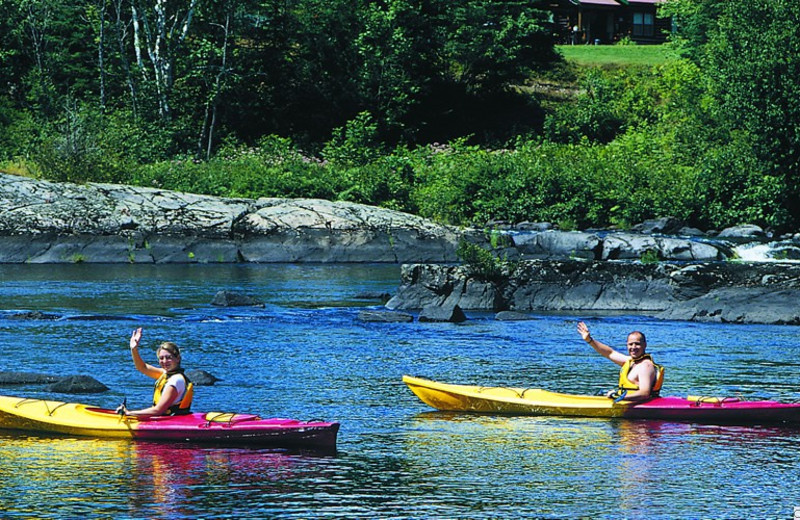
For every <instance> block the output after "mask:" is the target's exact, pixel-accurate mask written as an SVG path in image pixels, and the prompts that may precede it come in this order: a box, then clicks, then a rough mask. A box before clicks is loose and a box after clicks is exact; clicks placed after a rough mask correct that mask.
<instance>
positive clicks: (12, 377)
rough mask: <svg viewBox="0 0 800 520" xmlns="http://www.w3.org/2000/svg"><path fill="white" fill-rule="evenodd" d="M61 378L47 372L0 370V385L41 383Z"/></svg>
mask: <svg viewBox="0 0 800 520" xmlns="http://www.w3.org/2000/svg"><path fill="white" fill-rule="evenodd" d="M59 379H61V378H60V377H58V376H53V375H48V374H36V373H31V372H0V385H42V384H50V383H55V382H56V381H58V380H59Z"/></svg>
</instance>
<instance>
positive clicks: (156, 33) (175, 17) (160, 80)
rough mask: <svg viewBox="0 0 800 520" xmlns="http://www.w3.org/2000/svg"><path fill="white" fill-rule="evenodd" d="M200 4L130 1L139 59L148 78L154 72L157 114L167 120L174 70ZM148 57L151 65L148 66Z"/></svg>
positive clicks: (168, 117)
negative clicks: (148, 73) (148, 71)
mask: <svg viewBox="0 0 800 520" xmlns="http://www.w3.org/2000/svg"><path fill="white" fill-rule="evenodd" d="M198 2H199V0H188V1H187V2H179V1H177V0H171V1H169V2H167V0H154V1H153V3H152V4H151V5H147V4H145V3H144V2H143V1H142V0H131V12H132V19H133V31H134V48H135V52H136V60H137V63H138V64H139V67H140V69H141V70H142V73H143V74H144V75H145V79H148V75H147V72H146V71H147V70H148V69H150V70H151V71H152V81H153V83H154V84H155V90H156V98H157V102H158V113H159V115H160V116H161V118H162V119H163V120H165V121H169V120H170V119H172V106H171V104H170V97H171V94H172V89H173V86H174V85H175V73H176V72H175V67H176V64H177V60H178V56H179V54H180V52H181V49H182V47H183V45H184V42H185V41H186V36H187V35H188V34H189V30H190V28H191V25H192V19H193V17H194V14H195V10H196V9H197V4H198ZM143 51H144V52H143ZM145 55H146V57H147V60H149V66H146V64H145V58H144V56H145Z"/></svg>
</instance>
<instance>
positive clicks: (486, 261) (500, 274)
mask: <svg viewBox="0 0 800 520" xmlns="http://www.w3.org/2000/svg"><path fill="white" fill-rule="evenodd" d="M456 255H458V258H460V259H461V261H462V262H463V263H464V265H465V266H466V268H467V270H468V273H469V275H470V276H472V277H474V278H475V279H476V280H480V281H483V282H494V283H498V282H501V281H502V280H503V279H504V278H505V276H506V275H507V274H508V271H509V267H510V264H509V262H508V261H506V260H504V259H500V258H497V257H496V256H494V255H493V254H492V253H491V252H490V251H487V250H486V249H484V248H482V247H481V246H479V245H476V244H473V243H471V242H467V241H466V240H462V241H461V242H459V243H458V248H457V249H456Z"/></svg>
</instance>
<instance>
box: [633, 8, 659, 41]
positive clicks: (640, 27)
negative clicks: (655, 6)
mask: <svg viewBox="0 0 800 520" xmlns="http://www.w3.org/2000/svg"><path fill="white" fill-rule="evenodd" d="M654 32H655V17H654V16H653V13H633V35H634V36H653V34H654Z"/></svg>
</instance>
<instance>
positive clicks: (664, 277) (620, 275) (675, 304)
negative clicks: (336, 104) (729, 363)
mask: <svg viewBox="0 0 800 520" xmlns="http://www.w3.org/2000/svg"><path fill="white" fill-rule="evenodd" d="M430 306H442V307H448V308H449V307H453V306H459V307H461V308H462V309H465V310H483V311H495V312H498V311H507V310H509V311H518V312H529V311H545V312H549V311H570V312H577V311H589V312H620V311H622V312H636V313H643V314H646V315H652V316H655V317H659V318H663V319H673V320H690V321H714V322H725V323H764V324H792V325H800V265H798V264H792V263H763V264H752V263H743V262H714V263H690V264H675V263H665V262H661V263H656V264H643V263H639V262H608V261H550V260H527V261H522V262H520V263H519V264H518V266H517V267H516V269H515V270H514V272H513V273H506V274H505V275H504V276H501V277H499V278H498V279H495V280H482V279H479V278H477V277H476V276H474V275H473V274H472V273H471V271H470V269H469V267H467V266H446V265H431V264H410V265H403V266H402V268H401V285H400V287H399V288H398V290H397V293H396V294H395V296H393V297H392V299H391V300H389V302H388V303H387V304H386V307H387V308H388V309H390V310H410V309H422V308H426V307H430Z"/></svg>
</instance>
